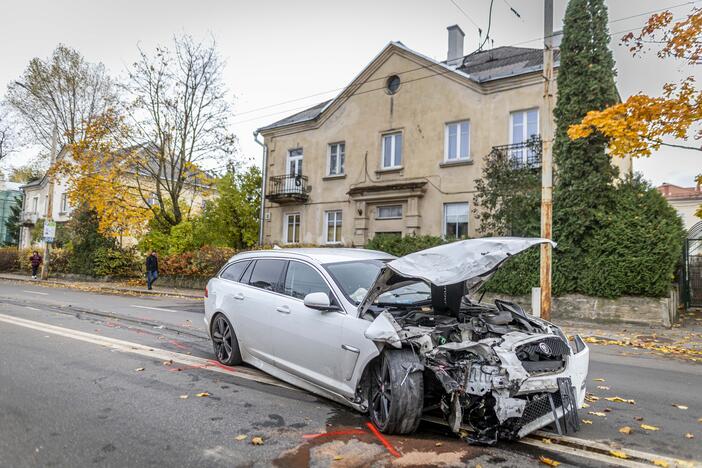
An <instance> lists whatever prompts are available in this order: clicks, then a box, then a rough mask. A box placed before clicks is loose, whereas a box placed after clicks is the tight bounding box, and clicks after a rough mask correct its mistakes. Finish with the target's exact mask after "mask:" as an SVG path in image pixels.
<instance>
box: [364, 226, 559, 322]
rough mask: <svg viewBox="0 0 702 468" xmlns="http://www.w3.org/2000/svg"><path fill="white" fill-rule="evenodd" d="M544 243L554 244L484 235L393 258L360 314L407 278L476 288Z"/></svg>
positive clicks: (375, 284)
mask: <svg viewBox="0 0 702 468" xmlns="http://www.w3.org/2000/svg"><path fill="white" fill-rule="evenodd" d="M545 243H550V244H551V245H552V246H553V247H555V246H556V243H555V242H553V241H551V240H549V239H544V238H538V237H531V238H529V237H483V238H479V239H466V240H462V241H457V242H452V243H450V244H445V245H440V246H438V247H432V248H430V249H426V250H422V251H419V252H415V253H411V254H409V255H405V256H404V257H400V258H398V259H395V260H392V261H390V262H388V263H387V264H386V266H385V267H384V268H383V269H382V270H381V271H380V273H379V274H378V277H377V278H376V280H375V282H374V283H373V285H372V286H371V287H370V288H369V289H368V293H367V294H366V296H365V298H364V299H363V300H362V301H361V303H360V304H359V311H360V315H363V313H364V312H365V311H366V310H367V309H368V307H369V306H370V305H371V304H372V303H373V302H374V301H375V300H376V299H377V298H378V296H380V295H381V294H383V293H385V292H387V291H390V290H393V289H396V288H399V287H401V286H403V284H406V283H407V282H408V281H409V280H416V279H422V280H424V281H426V282H428V283H431V284H433V285H435V286H447V285H451V284H456V283H460V282H465V283H466V287H467V288H468V289H469V290H475V289H477V288H478V287H479V286H480V285H481V284H483V283H484V282H485V281H487V280H488V279H489V278H490V276H492V275H493V274H494V273H495V271H497V269H498V268H499V267H500V266H501V265H502V264H503V263H504V262H505V261H506V260H507V259H509V257H511V256H512V255H516V254H518V253H520V252H522V251H524V250H526V249H528V248H530V247H533V246H535V245H540V244H545Z"/></svg>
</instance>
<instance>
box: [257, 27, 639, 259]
mask: <svg viewBox="0 0 702 468" xmlns="http://www.w3.org/2000/svg"><path fill="white" fill-rule="evenodd" d="M448 32H449V47H448V54H447V60H446V61H445V62H437V61H435V60H433V59H431V58H429V57H426V56H424V55H422V54H420V53H418V52H415V51H413V50H411V49H409V48H407V47H406V46H405V45H403V44H402V43H400V42H393V43H390V44H388V45H387V46H386V47H385V48H384V49H383V50H382V51H381V52H380V53H379V54H378V55H377V56H376V57H375V58H374V59H373V60H372V61H371V62H370V63H369V64H368V65H367V66H366V67H365V68H364V69H363V70H362V71H361V72H360V73H359V74H358V76H357V77H356V78H355V79H354V80H353V81H352V82H351V83H350V84H349V85H348V86H347V87H346V88H345V89H344V90H343V91H342V92H341V93H340V94H339V95H338V96H337V97H336V98H334V99H332V100H330V101H326V102H323V103H320V104H318V105H316V106H314V107H311V108H309V109H306V110H304V111H302V112H299V113H297V114H295V115H292V116H289V117H287V118H285V119H282V120H280V121H278V122H275V123H273V124H271V125H268V126H266V127H263V128H260V129H259V130H258V131H257V132H258V133H259V134H261V135H262V136H263V138H264V144H265V154H266V156H265V160H266V161H265V168H266V170H265V174H264V176H265V177H264V185H265V188H264V189H265V194H266V197H265V204H264V216H263V219H264V222H263V232H262V235H263V242H264V243H265V244H281V245H282V244H295V243H304V244H340V245H346V246H362V245H364V244H365V243H366V242H367V241H368V240H369V239H370V238H372V237H373V236H376V235H379V234H395V235H412V234H417V235H420V234H430V235H443V236H458V237H461V236H474V235H476V234H477V230H478V225H477V218H476V213H475V209H474V203H473V196H474V194H475V179H477V178H479V177H481V174H482V169H483V162H484V158H485V156H486V155H488V154H489V153H490V152H491V151H492V150H493V148H494V147H502V150H505V151H508V154H509V157H510V158H512V159H513V160H514V163H515V164H522V165H529V166H532V167H534V168H535V170H538V166H539V164H540V149H539V148H540V144H539V138H541V137H543V138H551V135H541V131H540V129H541V128H542V127H543V122H544V120H543V119H545V118H552V117H551V116H547V115H544V112H543V110H542V102H543V90H544V81H543V73H542V70H543V52H542V50H540V49H528V48H518V47H498V48H495V49H491V50H484V51H479V52H475V53H472V54H469V55H466V56H464V55H463V54H464V52H463V37H464V35H463V32H462V31H461V29H460V28H459V27H458V26H451V27H449V28H448ZM557 57H558V55H557V54H556V58H557ZM557 66H558V60H557V59H556V67H557ZM505 145H510V146H507V147H505ZM616 164H617V165H618V166H620V169H621V170H622V171H623V172H630V171H631V160H630V159H627V160H623V159H622V160H618V161H616Z"/></svg>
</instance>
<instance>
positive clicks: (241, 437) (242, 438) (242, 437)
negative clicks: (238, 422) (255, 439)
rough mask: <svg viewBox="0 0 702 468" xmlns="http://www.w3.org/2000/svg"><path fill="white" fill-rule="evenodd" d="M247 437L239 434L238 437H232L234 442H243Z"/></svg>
mask: <svg viewBox="0 0 702 468" xmlns="http://www.w3.org/2000/svg"><path fill="white" fill-rule="evenodd" d="M247 437H248V436H247V435H246V434H239V435H238V436H236V437H234V438H235V439H236V440H244V439H246V438H247Z"/></svg>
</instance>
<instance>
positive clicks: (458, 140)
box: [444, 119, 470, 162]
mask: <svg viewBox="0 0 702 468" xmlns="http://www.w3.org/2000/svg"><path fill="white" fill-rule="evenodd" d="M464 123H465V124H468V141H463V139H462V138H461V124H464ZM452 125H455V126H456V157H455V158H453V159H450V158H449V156H450V155H449V127H450V126H452ZM463 145H465V146H466V147H467V150H466V157H465V158H462V157H461V149H463ZM444 161H445V162H455V161H470V120H468V119H465V120H456V121H454V122H446V124H444Z"/></svg>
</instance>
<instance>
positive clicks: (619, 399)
mask: <svg viewBox="0 0 702 468" xmlns="http://www.w3.org/2000/svg"><path fill="white" fill-rule="evenodd" d="M605 400H607V401H613V402H614V403H629V404H630V405H635V404H636V401H634V400H627V399H625V398H622V397H618V396H614V397H607V398H605Z"/></svg>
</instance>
